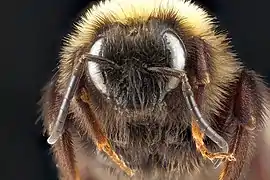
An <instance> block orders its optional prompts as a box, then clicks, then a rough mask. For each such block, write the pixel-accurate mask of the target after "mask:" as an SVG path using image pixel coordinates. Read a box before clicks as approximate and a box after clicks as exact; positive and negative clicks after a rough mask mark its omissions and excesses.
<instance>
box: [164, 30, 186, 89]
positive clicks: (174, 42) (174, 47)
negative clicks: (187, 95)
mask: <svg viewBox="0 0 270 180" xmlns="http://www.w3.org/2000/svg"><path fill="white" fill-rule="evenodd" d="M162 37H163V39H164V41H165V45H166V48H167V49H168V50H169V51H170V53H171V66H172V68H174V69H177V70H183V69H184V68H185V64H186V49H185V45H184V43H183V41H182V40H181V39H180V37H179V36H178V35H176V33H174V32H172V31H165V32H164V33H163V35H162ZM178 84H179V79H178V78H175V77H171V78H170V81H169V83H168V90H171V89H174V88H176V87H177V86H178Z"/></svg>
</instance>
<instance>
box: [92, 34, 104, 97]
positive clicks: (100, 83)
mask: <svg viewBox="0 0 270 180" xmlns="http://www.w3.org/2000/svg"><path fill="white" fill-rule="evenodd" d="M103 42H104V39H103V38H100V39H98V40H97V41H96V42H95V43H94V44H93V45H92V47H91V49H90V54H91V55H96V56H103V53H102V46H103ZM88 71H89V75H90V78H91V80H92V82H93V83H94V85H95V86H96V88H97V89H98V90H99V91H100V92H101V93H103V94H107V89H106V85H105V79H104V77H103V75H102V72H101V69H100V64H98V63H96V62H94V61H88Z"/></svg>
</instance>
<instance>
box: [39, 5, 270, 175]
mask: <svg viewBox="0 0 270 180" xmlns="http://www.w3.org/2000/svg"><path fill="white" fill-rule="evenodd" d="M217 27H218V24H217V23H215V18H214V17H212V16H210V15H209V14H208V13H207V12H206V11H205V10H204V9H203V8H202V7H200V6H198V5H196V4H194V3H192V2H190V1H184V0H136V1H127V0H105V1H102V2H99V3H97V4H95V5H93V6H91V7H90V8H88V9H87V10H86V12H85V13H84V14H83V15H82V16H81V18H80V20H79V21H78V22H77V23H76V24H75V25H74V30H73V31H72V32H71V33H70V34H69V35H68V36H67V37H66V38H65V43H64V44H63V47H62V50H61V52H60V64H59V66H58V70H57V72H56V74H55V76H54V77H53V78H52V79H51V81H50V82H49V83H48V84H47V85H46V87H45V90H44V93H43V97H42V99H41V107H42V117H43V119H44V120H43V122H44V131H45V132H46V136H48V143H49V144H50V145H51V147H52V152H53V157H54V159H55V163H56V166H57V168H58V176H59V178H60V179H61V180H88V179H95V180H99V179H121V180H124V179H134V180H137V179H144V180H146V179H147V180H161V179H162V180H163V179H166V180H172V179H204V178H203V177H205V179H210V178H212V177H213V176H214V175H215V174H218V175H217V176H215V178H214V179H219V180H237V179H241V178H243V177H244V176H245V172H246V171H247V170H248V169H249V164H250V161H251V159H252V157H253V154H254V151H255V148H256V143H255V138H256V137H257V134H258V133H259V132H260V131H262V130H263V129H264V127H265V124H266V122H267V121H268V119H269V104H268V102H269V100H270V99H269V94H270V91H269V88H268V87H267V85H266V84H265V82H264V80H263V79H262V78H261V77H260V76H259V75H258V74H257V73H256V72H254V71H253V70H250V69H248V68H247V67H245V66H244V64H243V63H242V62H241V60H240V59H239V58H238V57H237V55H236V53H235V52H233V50H232V47H231V45H230V41H229V40H228V38H227V35H226V34H225V33H222V32H219V31H217ZM209 172H211V173H209ZM212 172H213V173H212Z"/></svg>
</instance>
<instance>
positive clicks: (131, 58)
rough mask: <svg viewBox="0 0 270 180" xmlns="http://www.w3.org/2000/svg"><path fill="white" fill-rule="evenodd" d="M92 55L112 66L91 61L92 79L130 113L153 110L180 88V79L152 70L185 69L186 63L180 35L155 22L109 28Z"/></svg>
mask: <svg viewBox="0 0 270 180" xmlns="http://www.w3.org/2000/svg"><path fill="white" fill-rule="evenodd" d="M90 54H92V55H96V56H100V57H103V58H106V59H108V60H110V61H112V62H113V64H106V63H105V64H99V63H96V62H93V61H89V63H88V75H89V80H90V81H91V82H92V83H93V84H94V86H95V88H96V89H97V90H98V91H99V92H100V93H101V94H102V95H104V96H106V97H107V98H109V99H111V100H112V101H113V103H115V105H116V106H118V107H120V108H124V109H129V110H134V109H148V108H153V107H155V106H156V105H158V104H159V103H161V102H163V100H164V98H165V96H166V95H167V93H168V92H170V91H172V90H173V89H175V88H176V87H177V86H178V85H179V79H177V78H175V77H169V76H166V75H163V74H158V73H155V72H151V71H149V70H148V69H149V68H151V67H170V68H174V69H177V70H183V69H184V68H185V63H186V50H185V45H184V43H183V41H182V40H181V38H180V36H179V35H178V34H177V33H176V32H175V31H173V30H172V29H171V28H169V27H168V26H166V25H165V24H161V23H158V22H156V21H154V20H153V21H149V22H147V23H143V24H140V23H137V24H132V25H121V24H115V25H112V26H110V27H109V28H107V30H105V31H104V32H103V33H101V34H100V35H99V36H98V37H97V39H96V40H95V42H94V43H93V45H92V46H91V48H90Z"/></svg>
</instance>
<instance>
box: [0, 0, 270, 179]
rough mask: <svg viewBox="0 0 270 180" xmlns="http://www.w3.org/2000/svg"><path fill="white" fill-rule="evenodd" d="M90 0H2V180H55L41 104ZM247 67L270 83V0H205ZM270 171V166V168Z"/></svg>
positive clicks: (0, 177) (0, 127)
mask: <svg viewBox="0 0 270 180" xmlns="http://www.w3.org/2000/svg"><path fill="white" fill-rule="evenodd" d="M89 2H90V1H89V0H80V1H78V0H65V1H56V0H24V1H19V0H17V1H12V0H10V1H2V3H4V5H1V7H2V8H3V10H1V12H2V13H3V12H4V13H3V15H2V18H3V19H2V21H1V25H2V26H1V28H0V29H1V31H3V32H2V33H1V35H2V36H3V37H2V38H1V47H2V48H1V50H2V51H1V52H2V53H1V54H3V55H4V56H3V55H2V56H1V61H0V63H1V68H2V69H1V73H2V75H1V76H0V77H1V81H0V82H1V93H0V99H1V104H2V105H1V121H0V122H1V124H0V125H1V126H0V133H1V134H0V137H1V141H0V142H1V146H0V149H1V151H0V152H1V153H0V156H1V157H0V159H1V163H0V164H1V165H0V166H1V168H0V179H1V180H56V171H55V168H54V165H53V163H52V162H51V157H50V156H51V155H50V153H49V151H48V148H49V147H48V145H47V143H46V139H45V138H44V137H42V130H41V123H40V122H38V123H37V124H35V121H36V119H37V117H38V113H37V111H38V106H37V101H38V100H39V98H40V89H41V88H42V87H43V85H44V84H45V83H46V82H47V81H48V80H49V78H50V77H51V76H52V75H53V72H52V70H53V69H54V68H55V67H56V64H57V62H58V52H59V50H60V45H61V43H62V42H61V39H62V37H63V36H65V35H66V33H67V32H69V30H70V28H71V27H72V23H73V21H74V20H75V19H76V18H77V15H78V13H79V12H80V11H81V10H82V9H84V8H85V7H86V6H87V4H88V3H89ZM197 2H199V3H201V4H202V5H204V6H205V7H206V8H207V9H208V10H209V11H210V12H211V13H212V14H214V15H216V16H217V17H218V18H219V21H220V22H221V27H222V28H223V29H224V30H226V31H228V32H230V34H229V35H230V37H231V38H232V39H233V41H232V42H233V45H234V48H235V50H236V51H237V52H238V54H239V57H240V58H241V59H242V60H243V61H244V62H245V64H246V65H247V66H248V67H249V68H251V69H254V70H256V71H257V72H259V73H260V74H261V75H263V76H265V77H267V76H268V82H270V79H269V78H270V58H269V52H268V50H269V47H270V46H269V42H270V33H269V32H270V23H269V22H270V21H269V17H270V9H269V7H270V1H269V0H256V1H246V0H204V1H197ZM269 169H270V168H269Z"/></svg>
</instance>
